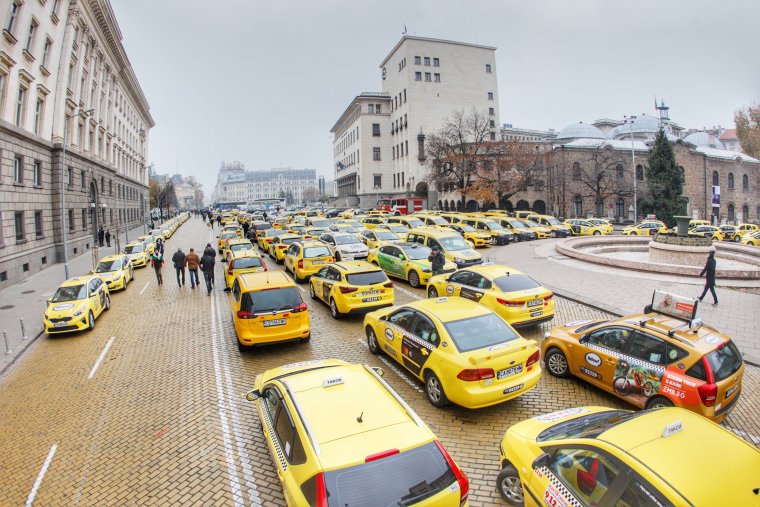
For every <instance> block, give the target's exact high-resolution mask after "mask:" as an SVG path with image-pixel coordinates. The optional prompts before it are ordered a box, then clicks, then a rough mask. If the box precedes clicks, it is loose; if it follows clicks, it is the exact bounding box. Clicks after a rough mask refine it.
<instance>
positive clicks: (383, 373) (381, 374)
mask: <svg viewBox="0 0 760 507" xmlns="http://www.w3.org/2000/svg"><path fill="white" fill-rule="evenodd" d="M372 370H373V371H374V372H375V373H377V374H378V375H380V376H381V377H382V376H383V375H385V372H384V371H383V369H382V368H380V367H379V366H373V367H372Z"/></svg>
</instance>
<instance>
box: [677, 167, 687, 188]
mask: <svg viewBox="0 0 760 507" xmlns="http://www.w3.org/2000/svg"><path fill="white" fill-rule="evenodd" d="M678 177H679V178H680V179H681V184H683V183H686V171H684V169H683V167H681V166H680V165H679V166H678Z"/></svg>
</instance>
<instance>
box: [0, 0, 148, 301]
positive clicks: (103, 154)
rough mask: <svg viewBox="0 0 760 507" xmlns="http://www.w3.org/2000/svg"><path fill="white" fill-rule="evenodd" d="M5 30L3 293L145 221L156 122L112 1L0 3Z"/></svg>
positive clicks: (0, 79)
mask: <svg viewBox="0 0 760 507" xmlns="http://www.w3.org/2000/svg"><path fill="white" fill-rule="evenodd" d="M0 22H2V23H3V26H2V27H1V28H2V38H1V39H0V163H1V165H2V166H1V172H0V174H1V176H0V193H1V194H2V199H0V287H2V286H3V285H5V284H7V283H14V282H17V281H19V280H21V279H23V278H24V277H26V276H28V275H30V274H32V273H34V272H36V271H38V270H39V269H40V268H42V267H45V266H47V265H50V264H52V263H55V262H61V261H62V260H63V258H64V249H65V251H66V252H67V253H68V256H69V257H72V256H75V255H78V254H81V253H83V252H85V251H86V250H88V249H90V248H92V247H93V246H94V245H95V244H96V240H97V230H98V228H99V227H100V226H103V227H104V228H105V229H109V230H110V231H111V233H112V234H115V233H116V232H117V231H123V230H124V229H125V228H126V227H135V226H137V225H138V224H140V223H141V222H142V221H143V219H144V217H145V216H146V213H147V211H148V210H147V206H148V195H147V192H148V174H147V170H146V161H147V157H148V144H149V143H148V137H149V136H148V132H149V130H150V128H152V127H153V126H154V121H153V118H152V116H151V114H150V107H149V105H148V101H147V99H146V98H145V95H144V94H143V92H142V89H141V87H140V84H139V82H138V80H137V77H136V76H135V74H134V71H133V70H132V67H131V65H130V63H129V59H128V58H127V55H126V52H125V50H124V47H123V45H122V43H121V40H122V34H121V31H120V30H119V26H118V23H117V21H116V18H115V16H114V13H113V11H112V9H111V5H110V2H109V1H108V0H48V1H31V0H25V1H24V0H0ZM64 238H65V241H64Z"/></svg>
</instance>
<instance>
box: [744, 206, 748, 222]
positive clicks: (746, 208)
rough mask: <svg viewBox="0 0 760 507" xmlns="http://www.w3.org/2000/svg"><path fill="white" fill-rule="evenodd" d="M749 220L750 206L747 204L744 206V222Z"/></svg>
mask: <svg viewBox="0 0 760 507" xmlns="http://www.w3.org/2000/svg"><path fill="white" fill-rule="evenodd" d="M747 220H749V206H747V205H746V204H745V205H744V206H742V222H746V221H747Z"/></svg>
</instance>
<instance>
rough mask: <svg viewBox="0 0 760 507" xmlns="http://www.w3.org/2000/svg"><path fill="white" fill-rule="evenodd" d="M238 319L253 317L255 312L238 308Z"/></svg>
mask: <svg viewBox="0 0 760 507" xmlns="http://www.w3.org/2000/svg"><path fill="white" fill-rule="evenodd" d="M237 316H238V319H252V318H253V314H252V313H251V312H246V311H244V310H238V312H237Z"/></svg>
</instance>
